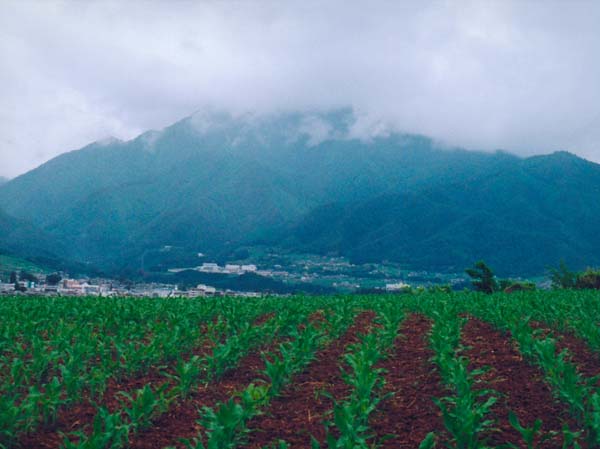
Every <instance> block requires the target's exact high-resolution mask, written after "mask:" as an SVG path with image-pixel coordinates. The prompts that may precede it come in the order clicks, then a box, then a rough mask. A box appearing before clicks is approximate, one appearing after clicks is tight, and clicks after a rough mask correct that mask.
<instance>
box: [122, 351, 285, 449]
mask: <svg viewBox="0 0 600 449" xmlns="http://www.w3.org/2000/svg"><path fill="white" fill-rule="evenodd" d="M273 346H274V345H273ZM262 369H264V362H263V359H262V357H261V356H260V351H258V350H257V351H255V352H253V353H251V354H249V355H247V356H246V357H244V358H242V360H241V361H240V363H239V365H238V367H237V368H236V369H234V370H232V371H230V372H229V373H227V374H225V376H223V378H222V379H221V380H220V381H218V382H213V383H210V384H208V385H201V386H199V387H197V388H196V389H195V391H194V392H193V393H192V395H191V396H190V398H189V399H188V400H186V401H180V402H178V403H177V404H176V405H175V406H174V407H172V408H171V409H170V410H169V411H168V412H167V413H166V414H164V415H162V416H161V417H160V418H159V419H158V420H157V421H156V422H155V423H153V425H152V427H151V428H149V429H147V430H145V431H142V432H140V433H139V434H137V435H135V436H133V437H132V439H131V443H130V445H129V448H131V449H157V448H163V447H165V446H177V447H185V446H184V445H183V444H182V443H181V442H180V441H179V439H180V438H187V439H191V438H193V437H197V436H198V435H199V434H200V433H201V430H202V427H201V426H200V425H199V424H198V423H197V420H198V419H200V414H199V413H198V409H201V408H202V407H203V406H207V407H214V406H215V405H216V404H217V402H222V401H226V400H228V399H229V398H230V397H231V396H232V395H233V394H234V393H235V392H239V391H242V390H243V389H244V388H245V387H246V386H247V385H248V384H250V383H251V382H256V381H257V380H258V379H260V378H261V376H260V374H259V373H260V371H261V370H262Z"/></svg>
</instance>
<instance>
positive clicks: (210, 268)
mask: <svg viewBox="0 0 600 449" xmlns="http://www.w3.org/2000/svg"><path fill="white" fill-rule="evenodd" d="M200 271H203V272H205V273H219V272H220V271H221V268H220V267H219V265H217V264H216V263H212V262H204V263H203V264H202V265H201V266H200Z"/></svg>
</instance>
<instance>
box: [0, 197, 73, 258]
mask: <svg viewBox="0 0 600 449" xmlns="http://www.w3.org/2000/svg"><path fill="white" fill-rule="evenodd" d="M61 253H64V248H63V247H62V246H61V245H60V244H59V243H58V242H57V240H56V239H55V238H53V237H52V236H50V235H49V234H48V233H46V232H44V231H42V230H41V229H39V228H38V227H36V226H34V225H32V224H31V223H28V222H26V221H24V220H20V219H17V218H14V217H11V216H10V215H8V214H7V213H6V212H4V211H3V210H1V209H0V254H3V255H9V256H10V255H15V256H19V257H23V258H26V259H29V260H31V261H34V262H38V263H40V264H42V265H46V266H48V267H56V268H64V267H65V263H64V261H62V260H61V259H60V257H59V256H58V254H61Z"/></svg>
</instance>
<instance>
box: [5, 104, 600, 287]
mask: <svg viewBox="0 0 600 449" xmlns="http://www.w3.org/2000/svg"><path fill="white" fill-rule="evenodd" d="M353 120H354V119H353V116H352V114H351V112H350V111H338V112H335V113H331V114H327V115H316V114H312V115H311V114H309V115H302V114H287V115H286V114H284V115H278V116H273V117H267V118H264V117H263V118H257V117H236V118H234V117H230V116H227V115H223V114H213V113H210V114H208V113H207V114H202V113H199V114H196V115H194V116H192V117H189V118H187V119H184V120H182V121H180V122H178V123H175V124H174V125H172V126H170V127H168V128H166V129H164V130H162V131H151V132H148V133H145V134H142V135H141V136H139V137H138V138H136V139H134V140H131V141H128V142H123V141H118V140H109V141H104V142H99V143H94V144H91V145H89V146H87V147H85V148H83V149H81V150H78V151H73V152H70V153H66V154H63V155H61V156H59V157H57V158H55V159H53V160H51V161H49V162H47V163H46V164H44V165H42V166H40V167H38V168H37V169H35V170H32V171H31V172H28V173H26V174H24V175H22V176H20V177H18V178H16V179H13V180H11V181H10V182H8V183H6V184H4V185H2V186H0V208H2V209H4V210H5V211H6V213H7V214H9V215H10V217H12V218H9V217H8V216H6V215H2V216H1V217H0V218H1V219H2V220H4V222H6V221H7V220H13V224H12V225H10V229H12V231H11V232H12V233H14V232H18V233H19V235H18V236H17V237H7V236H6V235H4V236H3V237H2V241H1V242H2V247H4V248H8V249H10V250H11V251H13V252H14V251H17V252H18V253H19V254H21V255H25V256H30V255H32V254H34V255H44V254H46V255H47V252H48V251H49V252H51V253H52V254H53V256H55V257H57V258H59V259H65V260H74V261H77V262H81V263H85V264H87V265H89V266H97V267H100V268H102V269H104V270H107V271H119V270H122V269H124V268H127V267H129V268H133V269H135V268H136V267H139V263H140V262H139V261H140V258H141V255H142V254H143V253H144V252H145V251H147V250H149V249H156V248H160V247H162V246H163V245H174V246H178V247H183V248H187V249H188V250H190V251H201V252H203V253H206V254H209V255H213V256H214V255H218V254H222V253H223V252H228V251H234V250H235V249H236V248H238V247H240V246H243V245H249V244H250V245H251V244H253V243H262V244H264V243H266V244H268V245H271V246H274V247H282V248H285V249H286V250H291V251H310V252H316V253H320V254H338V255H345V256H348V257H349V258H350V259H351V260H353V261H359V262H360V261H382V260H390V261H395V262H400V263H402V264H405V265H406V266H408V267H414V268H416V269H428V270H455V271H462V269H463V268H464V267H465V266H467V265H468V264H470V263H472V261H474V260H478V259H485V260H487V261H489V262H490V263H491V264H492V265H493V266H495V267H496V269H497V270H498V272H499V273H501V274H508V275H510V274H532V273H534V274H537V273H541V272H543V271H544V270H545V268H546V267H547V266H550V265H556V264H557V263H558V261H559V260H560V259H561V258H562V259H564V260H565V261H566V262H567V263H568V264H569V266H573V267H575V268H578V269H579V268H583V267H585V266H586V265H598V264H600V234H599V233H598V232H597V231H596V230H597V229H600V203H599V202H598V201H597V198H599V197H600V166H598V165H596V164H593V163H591V162H588V161H585V160H583V159H580V158H578V157H576V156H574V155H572V154H569V153H564V152H561V153H555V154H552V155H548V156H536V157H531V158H527V159H521V158H518V157H516V156H512V155H509V154H506V153H502V152H497V153H493V154H491V153H479V152H468V151H463V150H460V149H447V148H440V147H438V146H436V145H435V144H434V143H433V142H432V141H431V140H429V139H427V138H425V137H420V136H410V135H398V134H391V135H384V136H379V137H377V136H375V137H372V138H369V139H364V138H357V136H356V134H355V133H354V131H353V127H352V123H353ZM317 131H319V132H317ZM363 137H364V136H363ZM15 220H17V221H15ZM32 226H33V227H34V228H32ZM17 229H19V231H17ZM40 236H41V237H40ZM46 237H48V239H50V240H51V245H50V246H48V245H47V244H46V243H45V242H46V240H47V239H46ZM16 242H19V243H18V245H17V246H18V247H15V245H16ZM20 248H22V251H21V249H20Z"/></svg>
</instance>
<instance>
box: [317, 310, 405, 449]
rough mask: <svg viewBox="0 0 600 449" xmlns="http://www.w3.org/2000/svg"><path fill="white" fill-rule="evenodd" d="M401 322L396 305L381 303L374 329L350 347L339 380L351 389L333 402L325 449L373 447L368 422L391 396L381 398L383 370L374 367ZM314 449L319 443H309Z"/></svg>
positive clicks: (389, 347) (390, 346) (388, 349)
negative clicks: (341, 398) (345, 395)
mask: <svg viewBox="0 0 600 449" xmlns="http://www.w3.org/2000/svg"><path fill="white" fill-rule="evenodd" d="M403 318H404V313H403V311H402V309H401V308H400V307H399V306H398V304H396V303H386V302H384V303H382V306H380V311H379V315H378V320H377V323H376V326H375V327H373V328H372V329H371V331H370V332H368V333H367V334H365V335H362V336H361V337H360V341H359V342H358V343H356V344H353V345H350V346H349V347H348V348H347V350H346V352H345V354H344V356H343V364H342V368H341V369H342V379H343V381H344V382H345V383H346V384H347V385H348V387H349V388H350V394H349V395H348V397H346V398H344V399H343V400H341V401H337V400H335V398H333V397H332V399H333V400H334V405H333V409H332V410H331V412H330V414H331V417H332V418H331V420H329V421H327V422H326V423H325V425H326V428H327V429H326V430H327V431H326V445H327V448H329V449H368V448H372V447H374V446H376V444H377V442H376V441H374V438H375V436H374V435H373V434H372V432H371V429H370V425H369V418H370V417H371V415H372V413H373V412H375V411H376V410H377V408H378V406H379V405H380V403H381V402H382V401H383V400H385V399H386V398H387V397H389V396H390V395H391V394H392V393H389V394H384V393H383V387H384V385H385V379H384V374H385V370H384V369H383V368H380V367H378V366H377V365H378V364H379V363H380V362H382V361H383V360H385V359H386V358H387V357H389V356H390V354H391V353H392V349H393V345H394V342H395V340H396V337H397V335H398V329H399V325H400V322H401V321H402V319H403ZM312 447H313V449H319V448H320V447H321V446H320V444H319V442H318V441H317V440H316V439H315V438H313V439H312Z"/></svg>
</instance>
